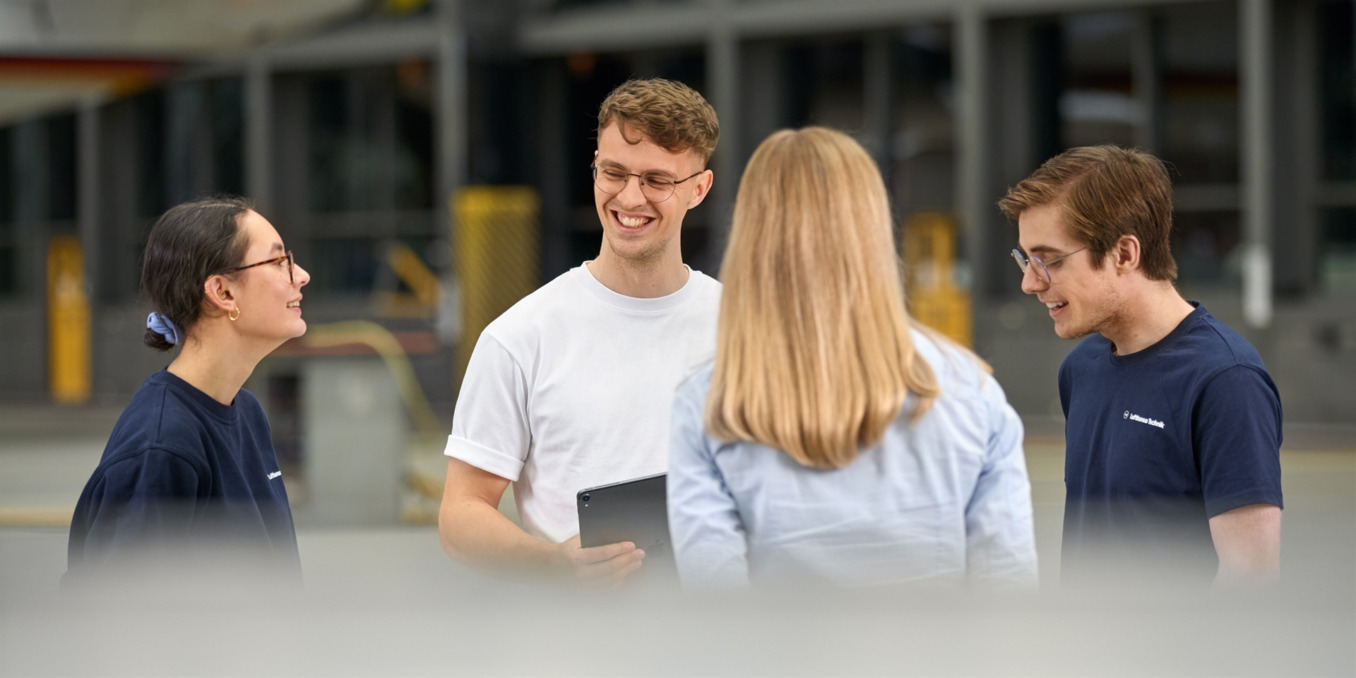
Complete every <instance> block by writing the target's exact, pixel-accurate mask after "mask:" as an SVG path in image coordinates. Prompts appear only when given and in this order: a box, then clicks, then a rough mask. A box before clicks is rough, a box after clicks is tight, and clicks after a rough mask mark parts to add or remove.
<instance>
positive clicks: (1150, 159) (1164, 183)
mask: <svg viewBox="0 0 1356 678" xmlns="http://www.w3.org/2000/svg"><path fill="white" fill-rule="evenodd" d="M1044 205H1057V206H1058V207H1059V209H1060V213H1061V214H1062V215H1063V217H1064V223H1065V224H1066V225H1067V226H1066V227H1067V228H1068V229H1069V235H1071V236H1073V237H1074V238H1076V239H1077V240H1079V241H1081V242H1084V243H1086V244H1087V246H1088V250H1089V251H1090V252H1091V253H1092V265H1093V267H1094V268H1101V267H1102V262H1103V261H1104V260H1105V258H1106V253H1107V252H1109V251H1110V250H1111V248H1112V247H1113V246H1115V244H1116V241H1117V240H1118V239H1119V238H1120V237H1121V236H1123V235H1133V236H1135V237H1136V238H1138V239H1139V243H1140V270H1141V271H1143V272H1144V275H1145V276H1147V277H1148V278H1149V279H1150V280H1168V281H1172V280H1176V279H1177V262H1176V261H1174V260H1173V258H1172V247H1171V245H1170V244H1169V233H1170V232H1171V231H1172V182H1171V180H1170V179H1169V178H1168V170H1167V167H1166V166H1164V164H1163V161H1162V160H1159V159H1158V158H1156V157H1154V156H1152V155H1150V154H1148V153H1145V152H1144V151H1140V150H1137V149H1126V148H1120V147H1118V146H1111V145H1105V146H1080V147H1078V148H1071V149H1069V150H1067V151H1064V152H1063V153H1060V154H1059V155H1057V156H1055V157H1053V158H1051V159H1049V160H1047V161H1045V164H1043V165H1041V166H1040V169H1037V170H1036V171H1035V172H1032V174H1031V176H1029V177H1027V178H1026V179H1023V180H1022V181H1021V183H1019V184H1017V185H1016V186H1013V187H1012V188H1010V189H1008V193H1007V195H1006V196H1004V197H1003V199H1002V200H1000V201H998V208H999V209H1000V210H1002V211H1003V215H1004V216H1006V217H1007V218H1009V219H1011V220H1013V221H1016V220H1017V218H1018V217H1019V216H1021V214H1022V212H1025V211H1026V210H1028V209H1031V208H1032V207H1041V206H1044Z"/></svg>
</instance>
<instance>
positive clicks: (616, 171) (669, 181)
mask: <svg viewBox="0 0 1356 678" xmlns="http://www.w3.org/2000/svg"><path fill="white" fill-rule="evenodd" d="M589 169H590V170H593V183H594V185H596V186H597V187H598V189H599V190H601V191H602V192H604V193H606V194H608V195H616V194H618V193H621V192H622V191H624V190H626V184H627V182H629V181H631V177H636V178H638V179H640V191H641V192H642V193H644V194H645V197H646V199H648V200H649V201H650V202H664V201H665V200H668V199H669V198H670V197H672V196H673V191H674V190H675V189H677V188H678V184H681V183H683V182H684V181H687V180H688V179H691V178H692V177H695V176H697V175H698V174H701V173H702V172H705V171H706V170H701V171H699V172H697V173H696V174H693V175H692V176H690V177H687V179H675V178H673V175H672V174H669V173H667V172H658V171H653V170H652V171H649V172H642V173H640V174H636V173H635V172H627V171H626V170H625V169H623V168H621V167H617V166H616V165H603V166H602V167H599V166H597V165H589Z"/></svg>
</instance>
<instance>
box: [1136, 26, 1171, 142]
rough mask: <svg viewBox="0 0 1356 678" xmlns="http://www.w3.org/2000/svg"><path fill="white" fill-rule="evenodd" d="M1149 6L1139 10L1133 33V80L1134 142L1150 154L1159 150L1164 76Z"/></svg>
mask: <svg viewBox="0 0 1356 678" xmlns="http://www.w3.org/2000/svg"><path fill="white" fill-rule="evenodd" d="M1151 12H1152V10H1150V9H1140V10H1139V11H1138V12H1137V13H1136V17H1135V26H1134V28H1133V29H1132V31H1131V36H1130V82H1131V85H1130V86H1131V88H1132V90H1133V95H1134V98H1135V104H1136V105H1137V106H1138V108H1139V119H1138V120H1136V121H1135V122H1136V124H1135V145H1136V146H1139V147H1140V148H1141V149H1143V150H1145V151H1148V152H1149V153H1156V152H1158V147H1159V136H1160V128H1161V125H1160V121H1161V120H1162V118H1163V115H1162V108H1163V95H1162V92H1163V87H1162V82H1163V75H1162V66H1163V64H1162V61H1163V60H1162V58H1161V55H1160V50H1159V48H1158V46H1159V41H1158V35H1157V31H1156V30H1155V26H1154V19H1153V16H1152V14H1151Z"/></svg>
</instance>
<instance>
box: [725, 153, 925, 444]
mask: <svg viewBox="0 0 1356 678" xmlns="http://www.w3.org/2000/svg"><path fill="white" fill-rule="evenodd" d="M721 281H722V282H723V283H724V285H725V290H724V293H723V296H722V301H721V307H720V326H719V331H718V335H717V341H716V360H715V371H714V375H713V377H712V380H711V390H710V394H709V396H708V398H707V401H706V426H707V429H708V430H709V431H710V432H711V433H712V434H713V435H714V436H716V437H717V438H720V439H722V440H749V441H754V442H758V443H762V444H764V445H767V446H769V447H775V448H778V449H781V450H783V451H785V452H786V453H787V454H789V455H790V456H791V458H793V459H795V460H796V461H797V462H799V463H800V464H803V465H805V466H812V467H816V468H825V469H828V468H842V467H844V466H846V465H848V464H850V463H852V461H853V460H854V459H856V458H857V455H858V451H859V449H860V448H861V447H869V446H871V445H874V444H876V443H877V442H879V441H880V439H881V437H882V436H883V435H884V434H885V429H886V427H887V426H889V425H890V423H891V422H893V421H894V420H895V419H896V418H897V417H898V416H899V415H900V410H901V408H902V407H903V405H904V402H905V399H906V398H907V396H908V395H909V393H913V394H914V396H915V401H914V403H913V405H912V407H911V409H910V412H909V416H910V417H911V420H916V419H917V418H918V417H921V416H922V415H923V414H924V413H925V412H926V411H927V410H928V408H929V407H931V405H932V402H933V401H934V400H935V399H936V397H937V395H938V394H939V392H940V391H939V389H938V386H937V381H936V377H935V376H934V374H933V371H932V369H931V368H930V367H929V366H928V364H927V363H926V362H925V361H924V360H923V359H922V358H920V357H919V356H918V353H917V351H916V350H915V348H914V345H913V340H912V337H911V336H910V333H909V327H910V323H909V316H908V314H907V312H906V311H905V309H904V288H903V283H902V279H901V276H900V263H899V256H898V255H897V254H896V252H895V245H894V234H893V229H892V222H891V216H890V206H889V200H888V198H887V197H886V192H885V184H884V182H883V181H882V180H881V176H880V171H879V170H877V169H876V164H875V161H873V160H872V159H871V157H870V156H868V155H867V154H866V151H865V150H863V149H862V147H861V146H860V145H858V144H857V142H855V141H853V140H852V139H851V138H850V137H848V136H847V135H845V134H843V133H841V132H836V131H833V130H829V129H825V128H822V127H807V128H804V129H801V130H782V131H780V132H777V133H775V134H773V135H772V136H770V137H768V138H767V139H766V140H765V141H764V142H763V143H762V144H761V145H760V146H759V147H758V150H756V151H754V154H753V157H752V158H751V159H750V160H749V164H748V167H747V168H745V170H744V176H743V178H742V179H741V180H740V182H739V195H738V196H737V197H736V198H735V208H734V223H733V226H732V227H731V230H730V242H729V246H728V248H727V249H726V251H725V259H724V262H723V263H722V264H721Z"/></svg>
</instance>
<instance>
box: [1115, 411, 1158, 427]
mask: <svg viewBox="0 0 1356 678" xmlns="http://www.w3.org/2000/svg"><path fill="white" fill-rule="evenodd" d="M1121 418H1122V419H1129V420H1130V421H1137V422H1139V423H1141V424H1148V425H1150V426H1153V427H1156V428H1163V422H1161V421H1159V420H1157V419H1150V418H1148V417H1141V416H1139V415H1138V414H1135V413H1134V412H1131V411H1129V410H1126V411H1125V415H1124V416H1122V417H1121Z"/></svg>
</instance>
